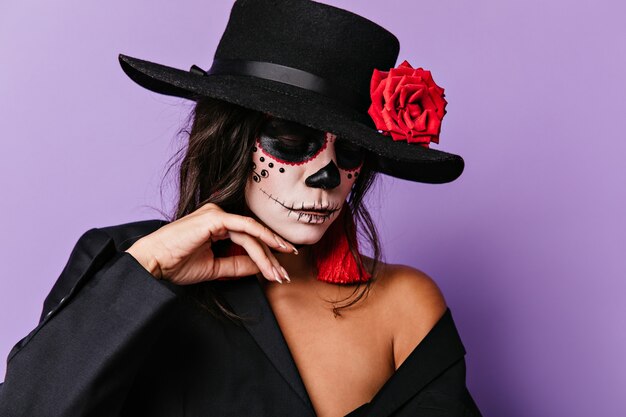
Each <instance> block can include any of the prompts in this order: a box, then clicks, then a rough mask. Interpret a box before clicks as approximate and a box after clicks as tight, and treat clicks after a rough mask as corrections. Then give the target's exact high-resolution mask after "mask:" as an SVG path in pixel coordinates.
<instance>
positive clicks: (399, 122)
mask: <svg viewBox="0 0 626 417" xmlns="http://www.w3.org/2000/svg"><path fill="white" fill-rule="evenodd" d="M370 96H371V97H372V104H371V105H370V108H369V109H368V111H367V113H368V114H369V115H370V116H371V117H372V120H374V123H375V125H376V128H377V129H378V130H380V131H382V133H383V134H384V135H391V137H392V138H393V140H406V141H408V142H410V143H413V142H415V143H419V144H420V145H422V146H424V147H427V148H428V144H429V143H430V142H435V143H439V132H440V131H441V120H442V119H443V116H444V115H445V114H446V110H445V108H446V104H448V102H447V101H446V100H445V99H444V94H443V88H441V87H439V86H438V85H437V84H435V82H434V81H433V77H432V76H431V75H430V71H426V70H424V69H422V68H417V69H415V68H413V67H411V65H410V64H409V63H408V62H407V61H404V62H403V63H402V64H400V66H398V67H397V68H392V69H390V70H389V71H388V72H385V71H378V70H377V69H375V70H374V74H373V75H372V81H371V84H370Z"/></svg>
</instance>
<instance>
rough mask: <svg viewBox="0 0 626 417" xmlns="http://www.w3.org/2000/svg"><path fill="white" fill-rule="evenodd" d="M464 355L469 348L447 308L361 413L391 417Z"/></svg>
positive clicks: (378, 416) (377, 416)
mask: <svg viewBox="0 0 626 417" xmlns="http://www.w3.org/2000/svg"><path fill="white" fill-rule="evenodd" d="M464 355H465V348H464V347H463V343H462V342H461V338H460V336H459V334H458V332H457V330H456V326H455V325H454V321H453V320H452V314H451V312H450V309H447V310H446V312H445V313H444V314H443V316H442V317H441V318H440V319H439V321H438V322H437V323H436V324H435V326H434V327H433V328H432V329H431V330H430V332H429V333H428V334H427V335H426V337H425V338H424V339H423V340H422V341H421V342H420V343H419V344H418V345H417V347H416V348H415V349H414V350H413V352H411V354H410V355H409V356H408V357H407V358H406V360H405V361H404V362H403V363H402V365H400V367H399V368H398V369H397V370H396V372H395V373H394V374H393V375H392V376H391V378H389V379H388V380H387V382H386V383H385V385H383V387H382V388H381V389H380V390H379V391H378V393H377V394H376V395H375V396H374V398H373V399H372V401H370V402H369V403H368V405H367V407H365V410H358V411H359V412H363V411H365V413H364V414H360V413H359V414H357V415H367V416H376V417H387V416H389V415H391V414H393V413H394V412H395V411H397V410H398V408H400V407H402V406H403V405H404V404H405V403H406V402H407V401H409V400H410V399H411V398H412V397H413V396H415V395H416V394H417V393H418V392H420V391H421V390H422V389H423V388H424V387H425V386H426V385H428V383H429V382H431V381H432V380H433V379H435V378H436V377H437V376H439V375H441V374H442V373H443V372H444V371H445V370H446V369H448V368H449V367H450V366H451V365H453V364H454V363H455V362H457V361H458V360H460V359H462V358H463V356H464ZM351 414H352V413H351Z"/></svg>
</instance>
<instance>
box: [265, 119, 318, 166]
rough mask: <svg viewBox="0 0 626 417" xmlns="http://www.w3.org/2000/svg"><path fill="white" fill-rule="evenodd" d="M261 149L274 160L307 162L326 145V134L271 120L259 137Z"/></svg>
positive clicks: (290, 123) (284, 121) (294, 124)
mask: <svg viewBox="0 0 626 417" xmlns="http://www.w3.org/2000/svg"><path fill="white" fill-rule="evenodd" d="M259 142H260V146H261V148H263V150H264V151H265V152H267V153H268V154H269V155H271V156H273V157H274V158H276V159H278V160H280V161H284V162H291V163H302V162H306V161H308V160H310V159H312V158H313V157H315V156H316V155H317V154H318V153H319V152H320V151H321V150H322V148H323V147H324V145H325V144H326V139H325V135H324V132H320V131H318V130H315V129H311V128H309V127H306V126H302V125H300V124H297V123H294V122H289V121H286V120H281V119H270V120H269V121H268V122H267V123H266V124H265V126H263V129H262V130H261V135H260V136H259Z"/></svg>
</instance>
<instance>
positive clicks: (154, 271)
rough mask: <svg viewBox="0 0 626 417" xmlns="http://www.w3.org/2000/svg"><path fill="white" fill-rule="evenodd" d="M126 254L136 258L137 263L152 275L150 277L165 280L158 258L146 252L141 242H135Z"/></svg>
mask: <svg viewBox="0 0 626 417" xmlns="http://www.w3.org/2000/svg"><path fill="white" fill-rule="evenodd" d="M124 252H127V253H128V254H130V255H131V256H132V257H133V258H135V259H136V260H137V262H138V263H139V264H140V265H141V266H143V267H144V269H145V270H146V271H148V272H149V273H150V275H152V276H153V277H155V278H156V279H159V280H160V279H163V273H162V271H161V266H160V264H159V261H158V259H157V257H156V256H154V255H152V254H151V253H150V252H149V251H144V250H143V249H142V248H141V247H140V244H139V241H137V242H135V244H134V245H132V246H131V247H130V248H128V249H126V250H125V251H124Z"/></svg>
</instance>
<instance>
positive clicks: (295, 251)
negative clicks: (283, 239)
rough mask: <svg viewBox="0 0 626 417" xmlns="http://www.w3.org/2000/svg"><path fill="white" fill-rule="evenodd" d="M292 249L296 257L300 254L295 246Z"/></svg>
mask: <svg viewBox="0 0 626 417" xmlns="http://www.w3.org/2000/svg"><path fill="white" fill-rule="evenodd" d="M291 247H292V248H293V253H295V254H296V255H297V254H298V249H296V247H295V246H293V245H291Z"/></svg>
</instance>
